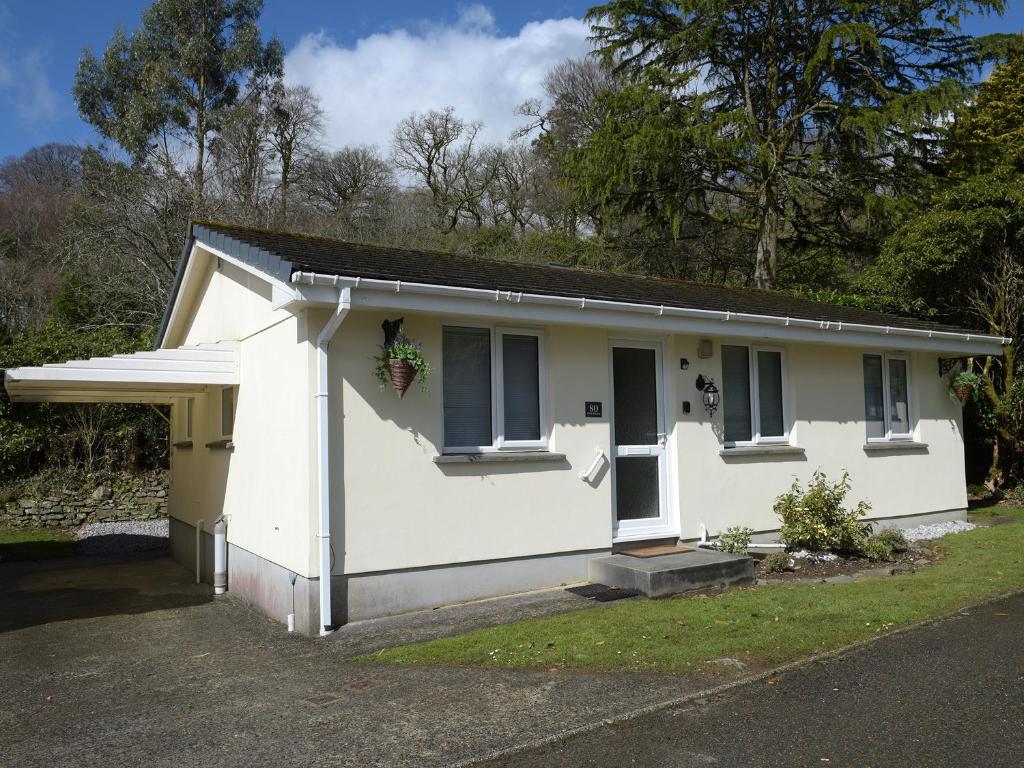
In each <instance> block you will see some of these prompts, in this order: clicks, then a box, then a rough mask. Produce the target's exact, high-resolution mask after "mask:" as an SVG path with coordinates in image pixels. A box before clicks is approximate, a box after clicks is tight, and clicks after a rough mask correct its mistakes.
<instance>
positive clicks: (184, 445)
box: [171, 440, 192, 448]
mask: <svg viewBox="0 0 1024 768" xmlns="http://www.w3.org/2000/svg"><path fill="white" fill-rule="evenodd" d="M171 447H172V448H191V447H192V441H191V440H179V441H178V442H176V443H174V444H173V445H172V446H171Z"/></svg>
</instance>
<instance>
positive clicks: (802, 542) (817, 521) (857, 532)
mask: <svg viewBox="0 0 1024 768" xmlns="http://www.w3.org/2000/svg"><path fill="white" fill-rule="evenodd" d="M849 492H850V474H849V473H848V472H845V471H844V472H843V476H842V478H840V479H839V480H838V481H837V482H834V483H833V482H829V480H828V478H827V477H826V476H825V473H824V472H822V471H821V470H815V472H814V475H813V476H812V477H811V480H810V481H809V482H808V483H807V489H806V490H803V489H801V487H800V482H799V480H796V479H794V480H793V485H792V486H791V487H790V489H789V491H788V492H787V493H784V494H782V495H781V496H779V497H778V498H777V499H776V500H775V514H777V515H778V516H779V518H780V519H781V520H782V526H781V528H780V529H779V539H780V540H781V541H782V542H783V543H785V544H786V545H787V546H789V547H797V548H804V549H809V550H812V551H822V550H828V551H832V552H858V551H860V548H861V545H862V544H863V543H864V540H865V539H866V538H867V537H868V536H869V535H870V533H871V526H869V525H865V524H863V523H861V522H859V519H860V518H861V517H863V516H864V515H866V514H867V513H868V511H869V510H870V509H871V505H870V504H869V503H868V502H866V501H860V502H858V503H857V506H856V507H854V508H853V509H850V510H847V509H844V508H843V502H844V501H845V499H846V495H847V494H848V493H849Z"/></svg>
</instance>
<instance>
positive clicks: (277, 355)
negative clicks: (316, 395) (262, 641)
mask: <svg viewBox="0 0 1024 768" xmlns="http://www.w3.org/2000/svg"><path fill="white" fill-rule="evenodd" d="M198 282H199V285H200V286H201V290H199V291H198V293H197V295H196V300H195V302H194V303H193V313H192V315H191V316H186V317H185V319H184V321H183V323H182V325H183V327H185V328H187V332H186V334H185V336H184V338H183V339H182V343H183V344H195V343H199V342H212V341H221V340H229V339H230V340H234V341H237V342H238V345H239V366H240V374H241V385H240V386H239V387H238V388H237V390H236V394H235V399H236V403H235V419H234V430H233V435H232V442H233V444H234V448H233V449H230V450H225V449H221V448H208V447H207V446H206V444H207V443H209V442H213V441H216V440H218V439H219V437H220V433H219V426H220V399H219V398H220V393H219V390H217V389H216V388H215V390H214V391H213V392H212V393H211V394H209V395H207V396H203V397H199V398H196V406H195V415H194V425H193V446H192V448H191V449H175V450H174V455H173V458H172V481H171V494H170V514H171V515H173V516H174V517H177V518H179V519H181V520H183V521H185V522H188V523H190V524H193V525H194V524H195V522H196V521H197V520H199V519H203V520H205V528H206V529H207V530H212V524H213V521H214V520H215V519H216V518H217V517H218V516H219V515H220V514H221V512H222V511H223V512H224V513H225V514H227V515H228V516H229V523H228V541H230V542H231V543H232V544H235V545H236V546H239V547H242V548H243V549H246V550H249V551H250V552H253V553H254V554H257V555H259V556H260V557H263V558H266V559H267V560H270V561H272V562H275V563H277V564H279V565H282V566H284V567H285V568H288V569H289V570H292V571H295V572H296V573H299V574H300V575H303V576H317V575H318V572H317V569H316V560H315V552H316V539H315V533H316V531H315V530H314V529H313V523H312V520H313V519H312V517H311V515H310V509H311V504H310V495H309V494H310V486H309V483H308V480H307V473H308V469H309V466H310V462H311V455H310V452H309V450H310V449H309V444H310V443H309V441H310V434H311V430H312V429H313V424H312V422H311V421H310V418H309V403H310V400H311V399H312V388H311V387H312V384H311V380H310V377H309V360H310V357H311V355H312V347H311V345H310V343H309V339H308V329H307V327H306V316H305V315H304V314H303V315H293V314H291V313H289V312H286V311H283V310H277V311H274V310H273V309H271V305H270V287H269V285H267V284H266V283H264V282H262V281H260V280H258V279H257V278H255V277H253V276H251V275H249V274H248V273H246V272H244V271H242V270H239V269H237V268H235V267H233V266H231V265H230V264H223V265H222V267H221V269H220V270H219V271H217V270H215V269H207V270H206V271H205V273H201V280H200V281H198ZM177 407H178V408H184V404H183V403H182V404H180V405H179V406H177ZM174 439H175V440H182V439H184V437H183V436H180V435H176V436H175V438H174ZM239 586H240V585H239Z"/></svg>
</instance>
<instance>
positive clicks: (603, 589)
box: [565, 584, 640, 603]
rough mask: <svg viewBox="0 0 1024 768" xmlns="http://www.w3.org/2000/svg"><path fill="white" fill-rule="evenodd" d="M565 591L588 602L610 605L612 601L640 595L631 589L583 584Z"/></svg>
mask: <svg viewBox="0 0 1024 768" xmlns="http://www.w3.org/2000/svg"><path fill="white" fill-rule="evenodd" d="M565 591H566V592H572V593H573V594H574V595H579V596H580V597H585V598H587V599H588V600H596V601H597V602H599V603H610V602H611V601H613V600H623V599H625V598H627V597H636V596H637V595H638V594H640V593H639V592H636V591H635V590H632V589H620V588H619V587H609V586H608V585H607V584H583V585H582V586H579V587H568V588H567V589H566V590H565Z"/></svg>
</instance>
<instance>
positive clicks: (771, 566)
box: [761, 552, 789, 573]
mask: <svg viewBox="0 0 1024 768" xmlns="http://www.w3.org/2000/svg"><path fill="white" fill-rule="evenodd" d="M761 568H763V569H764V572H765V573H783V572H785V571H788V570H789V555H787V554H786V553H785V552H772V553H770V554H768V555H766V556H765V558H764V559H763V560H762V561H761Z"/></svg>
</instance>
